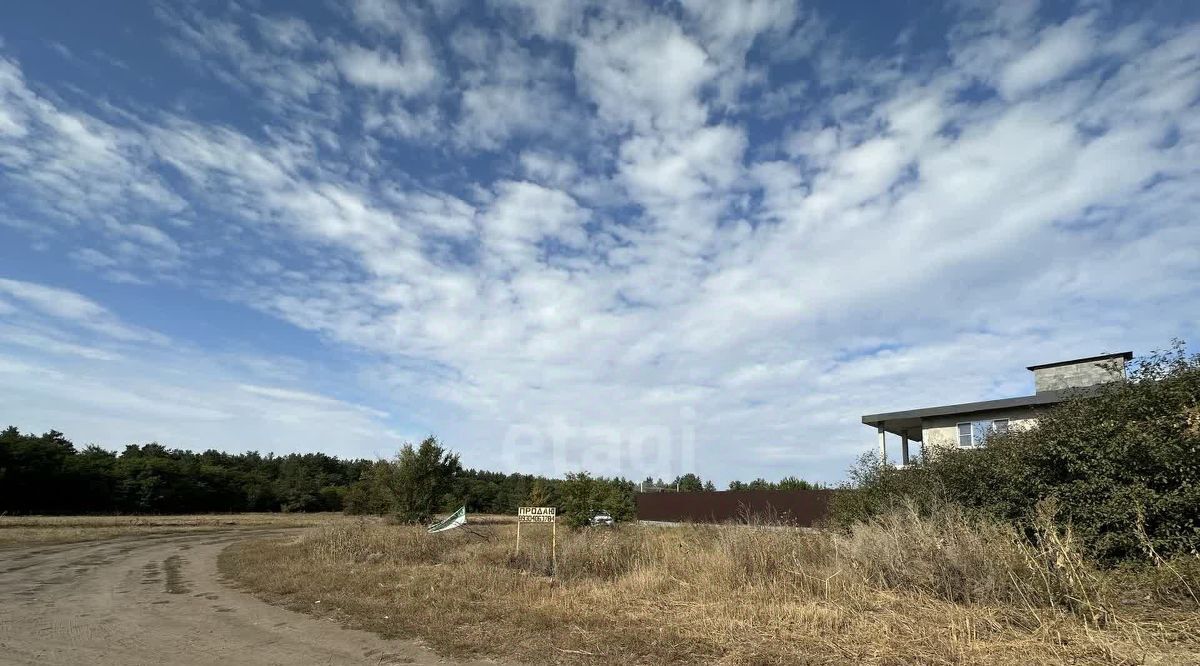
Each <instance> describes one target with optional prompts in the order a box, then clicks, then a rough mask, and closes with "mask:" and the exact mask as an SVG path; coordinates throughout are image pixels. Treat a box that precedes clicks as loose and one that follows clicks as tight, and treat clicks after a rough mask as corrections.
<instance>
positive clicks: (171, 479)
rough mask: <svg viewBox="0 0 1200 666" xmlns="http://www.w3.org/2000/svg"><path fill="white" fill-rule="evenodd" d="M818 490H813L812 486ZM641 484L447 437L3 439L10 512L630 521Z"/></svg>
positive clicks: (1, 495)
mask: <svg viewBox="0 0 1200 666" xmlns="http://www.w3.org/2000/svg"><path fill="white" fill-rule="evenodd" d="M805 483H806V482H802V481H799V480H797V479H784V480H783V481H781V482H779V483H770V482H766V481H764V480H762V479H758V480H756V481H753V482H751V483H749V484H746V483H742V482H737V481H735V482H733V483H732V484H730V487H731V489H743V488H747V487H748V488H766V487H784V488H789V487H802V485H803V484H805ZM640 485H641V486H642V487H646V486H651V485H653V486H656V487H659V488H668V489H676V488H678V489H679V490H704V489H707V490H713V489H714V486H713V484H712V482H711V481H709V482H707V483H706V482H704V481H703V480H702V479H701V478H700V477H699V476H697V475H696V474H684V475H682V476H679V477H677V478H675V479H673V480H671V481H663V480H662V479H657V480H654V479H649V478H647V479H646V480H645V481H643V482H642V484H640ZM809 485H811V484H809ZM638 488H639V484H638V483H636V482H634V481H632V480H628V479H624V478H607V477H595V476H592V475H589V474H586V473H578V474H568V475H567V477H566V478H563V479H551V478H547V477H543V476H536V475H531V474H504V473H501V472H490V471H486V470H479V469H466V468H463V467H462V465H461V463H460V461H459V458H458V456H457V455H454V454H452V453H449V452H447V451H446V450H445V449H443V448H442V447H441V445H440V444H439V443H438V441H437V440H436V439H435V438H432V437H430V438H428V439H426V440H425V441H423V442H421V443H420V444H419V445H416V446H405V447H404V448H403V449H402V450H401V451H400V453H399V455H398V456H396V458H394V459H392V460H364V459H356V460H346V459H340V458H337V457H335V456H330V455H326V454H324V453H305V454H300V453H291V454H287V455H281V456H276V455H274V454H270V453H268V454H265V455H264V454H260V453H258V452H255V451H251V452H248V453H225V452H222V451H217V450H214V449H209V450H206V451H204V452H201V453H195V452H192V451H187V450H182V449H170V448H167V447H165V446H163V445H161V444H158V443H150V444H142V445H138V444H130V445H128V446H126V447H125V448H124V449H123V450H121V451H120V452H116V451H110V450H107V449H104V448H101V447H99V446H95V445H89V446H85V447H83V448H78V447H76V446H75V444H74V443H73V442H71V441H70V440H69V439H67V437H66V436H65V435H64V434H63V433H61V432H58V431H55V430H51V431H50V432H47V433H45V434H42V435H34V434H31V433H22V432H20V430H18V429H17V428H16V427H15V426H9V427H8V428H6V429H5V430H3V431H0V513H10V514H80V513H123V514H134V513H147V514H153V513H158V514H163V513H232V512H243V511H265V512H277V511H287V512H292V511H296V512H315V511H346V512H348V513H357V514H378V515H383V514H394V515H398V516H401V517H402V518H404V519H406V520H424V519H427V518H428V517H429V516H431V515H432V514H435V513H439V512H442V511H446V510H452V509H455V508H458V507H459V506H463V505H465V506H466V507H467V510H468V511H471V512H473V513H501V514H510V513H515V512H516V508H517V507H518V506H522V505H538V506H557V507H559V509H560V510H562V511H564V512H568V511H572V512H574V514H575V515H582V514H584V513H588V512H590V511H592V510H605V511H609V512H610V513H612V514H613V516H614V517H615V518H617V519H618V520H623V519H630V518H632V517H633V513H634V500H633V496H634V493H636V492H637V490H638Z"/></svg>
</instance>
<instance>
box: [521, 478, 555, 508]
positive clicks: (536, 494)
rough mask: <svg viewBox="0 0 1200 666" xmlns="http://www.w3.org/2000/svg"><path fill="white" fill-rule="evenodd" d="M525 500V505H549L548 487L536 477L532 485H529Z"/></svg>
mask: <svg viewBox="0 0 1200 666" xmlns="http://www.w3.org/2000/svg"><path fill="white" fill-rule="evenodd" d="M525 501H526V502H527V503H528V504H527V506H549V505H550V501H551V500H550V488H549V486H548V485H547V484H546V483H545V482H544V481H542V480H541V479H537V480H535V481H534V482H533V485H532V486H530V487H529V496H528V497H526V499H525Z"/></svg>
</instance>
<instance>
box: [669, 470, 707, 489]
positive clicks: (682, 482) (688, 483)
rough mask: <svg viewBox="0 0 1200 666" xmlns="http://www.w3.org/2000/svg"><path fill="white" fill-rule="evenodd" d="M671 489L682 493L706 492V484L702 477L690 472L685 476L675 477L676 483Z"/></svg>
mask: <svg viewBox="0 0 1200 666" xmlns="http://www.w3.org/2000/svg"><path fill="white" fill-rule="evenodd" d="M671 487H672V488H675V489H677V490H679V491H680V492H696V491H700V490H704V482H703V481H701V480H700V477H698V476H696V475H695V474H692V473H691V472H688V473H687V474H684V475H683V476H677V477H675V481H674V483H672V484H671Z"/></svg>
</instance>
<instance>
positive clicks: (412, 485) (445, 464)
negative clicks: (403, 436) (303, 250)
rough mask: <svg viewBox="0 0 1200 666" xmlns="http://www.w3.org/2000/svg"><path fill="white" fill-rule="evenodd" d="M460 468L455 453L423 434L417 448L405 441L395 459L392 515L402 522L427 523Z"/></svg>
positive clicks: (441, 501) (450, 486) (437, 508)
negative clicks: (394, 505) (393, 512)
mask: <svg viewBox="0 0 1200 666" xmlns="http://www.w3.org/2000/svg"><path fill="white" fill-rule="evenodd" d="M461 471H462V465H461V464H460V463H459V459H458V455H457V454H453V453H450V452H447V451H446V450H445V449H443V448H442V447H441V446H440V445H438V441H437V438H435V437H427V438H425V441H423V442H421V445H420V446H419V447H416V448H414V447H413V445H412V444H405V445H404V448H403V449H401V450H400V455H399V456H398V458H397V460H396V480H397V496H396V515H397V517H398V518H399V519H400V520H402V521H404V522H418V523H424V522H428V521H429V519H430V518H432V517H433V514H434V513H435V512H437V511H438V510H439V509H440V508H441V507H442V505H443V503H444V501H445V499H446V494H447V492H448V491H449V490H450V489H451V488H452V486H453V483H454V480H455V477H456V476H457V475H458V473H459V472H461Z"/></svg>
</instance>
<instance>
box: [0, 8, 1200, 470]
mask: <svg viewBox="0 0 1200 666" xmlns="http://www.w3.org/2000/svg"><path fill="white" fill-rule="evenodd" d="M1198 100H1200V4H1197V3H1194V2H1188V1H1185V0H1180V1H1178V2H1154V1H1146V2H1094V1H1083V2H1074V3H1072V2H1054V3H1051V2H1046V3H1037V2H1032V1H1014V2H1005V3H992V2H984V1H979V2H975V1H970V0H954V1H951V2H947V3H945V4H937V3H932V2H924V1H908V2H891V1H889V2H879V3H845V2H816V3H803V4H799V3H794V2H788V1H785V0H752V1H747V2H697V1H693V0H683V1H677V2H670V3H666V4H649V5H647V4H640V3H634V2H623V1H619V0H617V1H605V2H596V3H590V2H562V1H552V0H507V1H497V2H490V3H476V2H469V1H466V0H463V1H456V0H447V1H442V2H432V3H429V4H422V3H416V2H403V3H400V2H390V1H388V0H356V1H353V2H333V1H328V2H309V3H301V2H268V1H267V0H262V1H251V0H247V1H242V2H218V1H213V2H198V3H195V4H191V3H182V2H162V3H157V4H156V3H141V2H113V3H107V2H106V3H84V2H79V3H45V2H43V3H31V2H24V3H18V2H10V3H3V5H0V386H3V389H2V390H0V421H3V422H5V423H6V424H7V423H11V424H13V425H16V426H18V427H20V428H21V429H22V430H23V431H35V432H42V431H46V430H49V429H51V428H54V429H57V430H60V431H63V432H65V433H66V434H67V436H68V437H70V438H72V439H73V440H74V441H75V442H76V443H77V444H80V445H82V444H85V443H96V444H99V445H101V446H105V447H108V448H114V449H119V448H121V447H123V446H124V445H126V444H129V443H135V442H138V443H140V442H149V441H158V442H161V443H163V444H164V445H166V446H169V447H177V448H190V449H195V450H202V449H208V448H217V449H224V450H229V451H246V450H258V451H262V452H266V451H274V452H276V453H286V452H291V451H300V452H310V451H323V452H326V453H329V454H334V455H338V456H348V457H367V458H380V457H388V456H391V455H394V453H395V452H396V450H397V449H398V448H399V447H400V446H401V445H402V444H403V443H404V442H406V441H418V440H420V439H421V438H423V437H425V436H427V435H429V434H434V435H436V436H438V437H439V439H440V440H441V441H442V443H443V444H444V445H445V446H447V447H449V448H451V449H453V450H455V451H457V452H459V453H460V454H461V455H462V459H463V462H464V464H465V465H466V466H468V467H474V468H485V469H493V470H500V471H522V472H528V473H542V474H554V475H559V474H563V473H566V472H569V471H576V470H579V469H587V470H589V471H592V472H594V473H600V474H621V475H624V476H626V477H629V478H635V479H640V478H642V477H644V476H646V475H653V476H663V477H665V478H671V477H672V476H674V475H675V474H678V473H682V472H687V471H694V472H696V473H698V474H700V475H701V476H702V477H704V478H706V479H710V478H711V479H714V480H716V481H717V482H718V483H719V484H722V485H723V484H724V483H726V482H728V481H729V480H731V479H735V478H736V479H743V480H750V479H753V478H756V477H763V478H767V479H779V478H781V477H784V476H799V477H802V478H807V479H812V480H818V481H826V482H833V481H837V480H839V479H841V478H843V477H844V473H845V470H846V468H847V467H848V466H849V465H850V464H851V463H852V462H853V461H854V460H855V458H856V457H857V456H858V455H860V454H861V453H863V452H865V451H868V450H871V449H872V448H873V447H875V446H876V441H877V440H876V435H875V433H874V431H873V430H872V429H870V428H868V427H866V426H864V425H862V424H861V422H860V417H861V416H862V415H863V414H868V413H876V412H884V411H891V410H899V409H908V408H918V407H924V406H931V405H938V404H946V403H956V402H966V401H973V400H984V399H989V398H999V397H1008V396H1015V395H1025V394H1029V393H1031V392H1032V377H1031V374H1030V373H1029V372H1028V371H1026V370H1025V366H1028V365H1031V364H1034V363H1042V362H1048V361H1053V360H1060V359H1067V358H1075V357H1080V356H1091V355H1096V354H1100V353H1105V352H1116V351H1124V350H1126V349H1128V350H1133V351H1134V352H1135V353H1137V354H1139V355H1140V354H1145V353H1147V352H1150V351H1151V350H1153V349H1157V348H1164V347H1166V346H1168V345H1169V344H1170V342H1171V340H1172V339H1173V338H1180V339H1184V340H1191V341H1196V340H1197V339H1200V336H1198V335H1197V333H1198V332H1200V221H1198V220H1197V215H1198V211H1200V206H1198V204H1200V108H1198ZM893 448H895V447H893Z"/></svg>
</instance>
